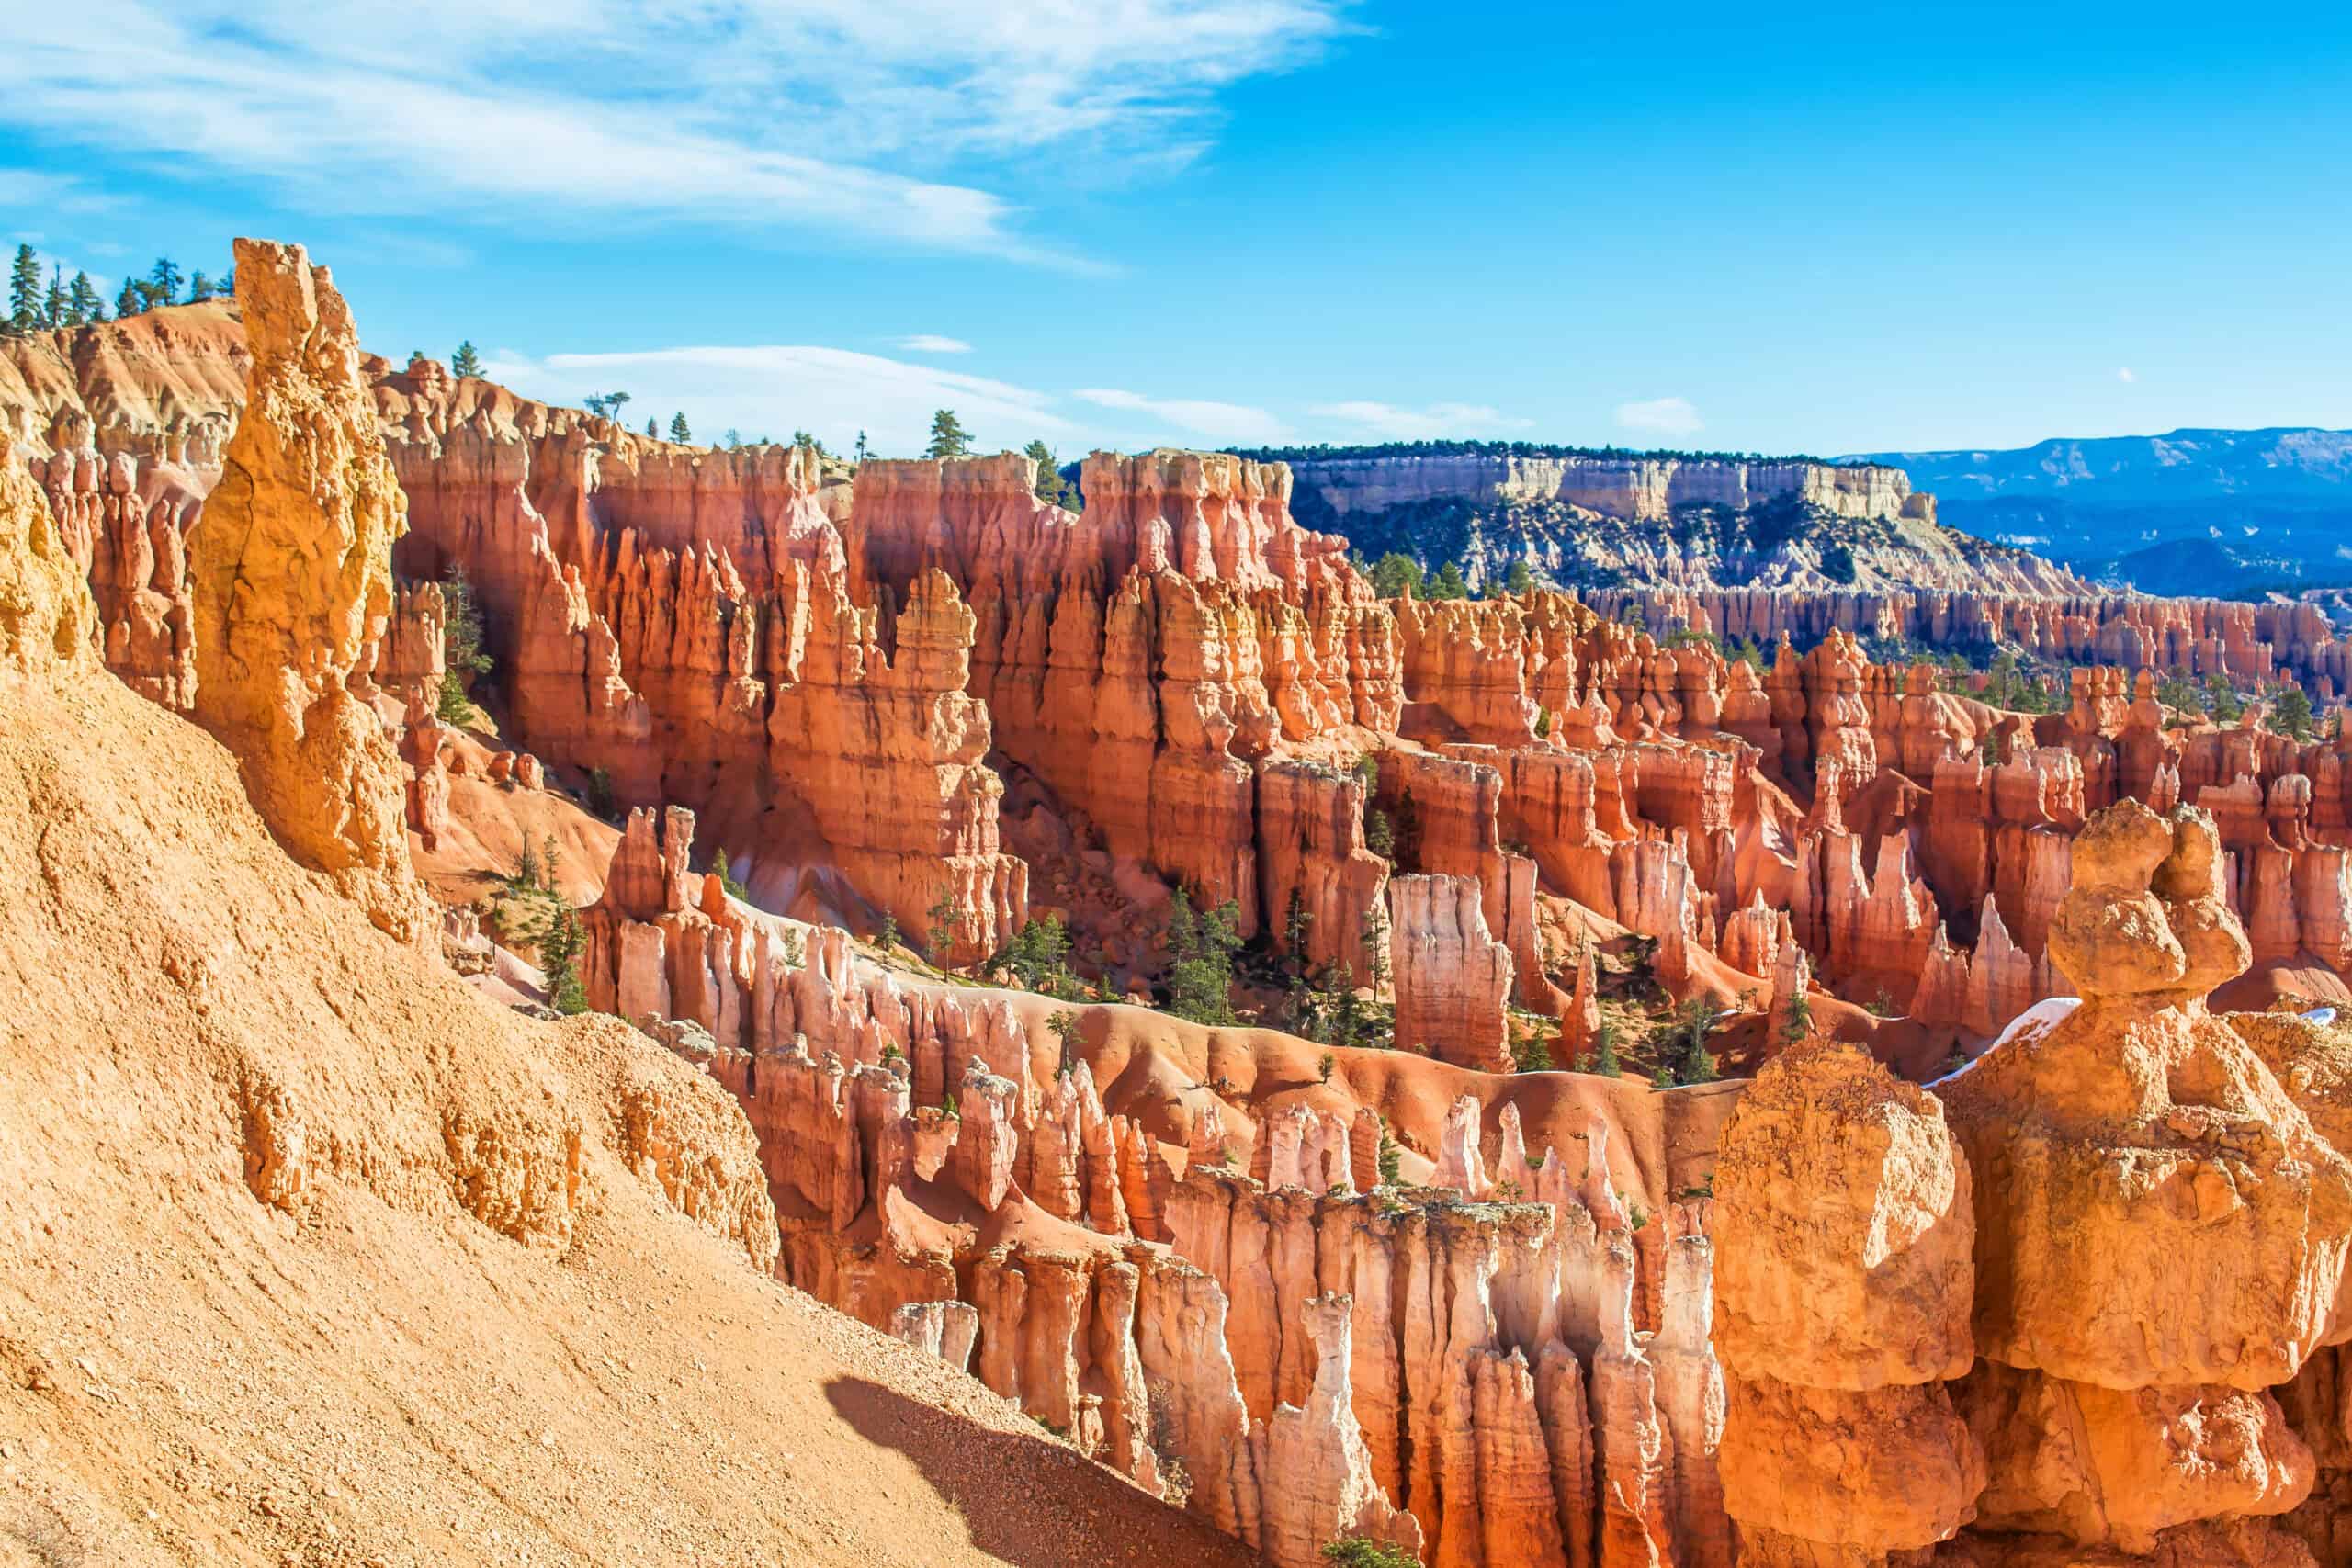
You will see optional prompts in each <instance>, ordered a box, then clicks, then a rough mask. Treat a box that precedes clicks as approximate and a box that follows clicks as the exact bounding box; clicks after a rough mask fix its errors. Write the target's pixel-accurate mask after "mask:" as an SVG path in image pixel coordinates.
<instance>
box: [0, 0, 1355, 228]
mask: <svg viewBox="0 0 2352 1568" xmlns="http://www.w3.org/2000/svg"><path fill="white" fill-rule="evenodd" d="M1343 3H1344V0H1123V3H1121V4H1118V5H1115V6H1100V5H1089V4H1084V3H1081V0H1045V4H1044V5H1043V6H1031V7H1026V8H1024V9H1023V12H1022V13H1020V14H1015V13H1014V12H1012V11H1011V10H1009V9H1007V8H1004V7H999V6H972V5H968V4H961V3H951V0H580V3H579V4H577V5H574V6H561V7H555V6H537V5H533V4H528V3H526V0H414V3H413V4H410V5H404V6H401V9H400V15H399V17H397V19H396V20H395V19H394V18H392V17H389V16H378V15H376V14H375V11H376V9H377V8H376V7H375V6H371V5H366V4H344V5H341V6H337V5H335V4H333V3H332V0H330V3H329V4H328V5H325V6H321V5H319V4H317V3H316V0H307V3H298V0H247V3H244V4H233V5H232V4H230V3H228V0H187V3H185V4H182V3H176V0H175V3H171V4H166V3H164V0H89V3H88V4H86V5H84V6H74V7H71V8H67V9H60V8H58V7H53V6H51V7H41V6H16V7H9V8H7V10H6V15H5V16H0V124H13V125H16V126H18V127H21V128H23V129H26V130H32V131H35V132H39V133H42V134H45V135H48V136H51V137H54V138H56V139H58V140H60V141H67V142H72V143H76V144H82V145H91V146H96V147H98V148H101V149H104V150H107V151H109V152H116V153H120V154H124V155H126V156H129V157H130V158H133V159H136V160H141V161H143V162H146V163H148V164H153V165H155V166H157V167H160V168H163V169H165V170H184V169H198V170H207V171H211V172H217V173H225V174H229V175H235V176H242V177H260V178H263V179H266V180H268V181H271V182H274V183H276V184H277V185H280V186H284V187H287V188H288V189H289V190H291V191H292V192H294V193H295V194H296V195H297V196H299V197H300V198H301V199H303V200H305V201H308V202H311V203H313V204H316V205H318V206H320V207H322V208H324V209H334V210H343V211H363V212H364V211H374V212H384V213H403V214H406V213H415V214H426V213H430V214H434V215H436V216H448V215H452V214H456V215H462V216H470V217H473V218H477V219H481V220H492V221H504V222H511V223H515V224H518V225H528V226H531V227H534V228H537V227H540V226H542V225H544V224H545V223H546V222H548V220H549V219H550V217H555V218H566V219H571V220H574V221H589V220H595V219H599V218H603V219H610V218H613V217H622V218H636V219H642V220H677V221H686V222H695V223H712V222H724V223H729V224H740V225H744V226H748V227H753V228H766V227H770V226H787V227H789V226H796V225H797V226H804V227H815V228H821V229H824V230H827V231H841V230H844V229H846V230H850V231H857V232H859V233H863V234H865V235H867V236H872V237H880V238H884V239H888V240H890V241H894V242H899V243H913V244H919V245H924V246H931V247H936V248H940V249H946V250H959V251H979V252H987V253H992V254H1002V255H1007V256H1011V257H1014V258H1017V259H1023V260H1029V261H1055V260H1061V261H1069V259H1070V258H1069V257H1068V256H1066V255H1063V254H1060V253H1057V252H1056V251H1053V250H1052V249H1050V248H1048V247H1046V246H1044V245H1041V244H1038V243H1034V242H1032V241H1031V240H1029V239H1028V238H1027V237H1026V236H1024V235H1023V232H1022V231H1021V226H1020V221H1019V218H1020V215H1019V212H1018V210H1017V208H1016V205H1015V203H1014V202H1013V201H1012V199H1010V198H1009V197H1006V196H1004V195H1002V194H1001V193H1000V191H999V190H998V189H996V188H992V187H995V186H1000V185H1001V184H1002V183H1003V182H1004V180H1005V179H1008V178H1010V177H1011V168H1010V165H1011V164H1012V163H1013V162H1014V161H1015V160H1016V159H1017V158H1018V157H1019V156H1021V155H1025V154H1030V153H1034V152H1037V151H1038V150H1041V149H1046V148H1052V149H1054V150H1055V151H1056V152H1057V155H1061V156H1064V157H1066V158H1067V159H1069V161H1070V162H1071V163H1072V164H1083V165H1084V166H1085V167H1087V168H1088V169H1091V170H1094V171H1097V172H1103V173H1107V174H1109V175H1115V174H1116V172H1117V171H1118V170H1119V169H1121V168H1123V167H1127V166H1136V165H1141V164H1150V163H1155V162H1164V161H1165V160H1167V159H1169V158H1170V157H1171V156H1172V157H1176V158H1179V159H1181V158H1182V157H1186V156H1189V155H1191V152H1193V151H1196V150H1197V148H1198V147H1199V146H1201V145H1203V144H1204V142H1205V141H1206V139H1208V138H1209V137H1210V136H1211V135H1212V134H1213V132H1214V129H1215V126H1216V108H1215V103H1216V94H1217V92H1218V90H1219V89H1221V88H1223V87H1225V86H1227V85H1231V84H1232V83H1234V82H1238V81H1239V80H1241V79H1242V78H1244V77H1247V76H1250V75H1255V74H1261V73H1266V72H1269V71H1279V70H1283V69H1288V68H1290V67H1292V66H1295V65H1296V64H1298V63H1301V62H1305V61H1306V60H1309V59H1311V58H1313V57H1314V55H1315V53H1316V52H1317V51H1318V50H1319V49H1320V48H1321V47H1322V46H1323V44H1324V43H1325V42H1326V41H1328V40H1329V39H1330V38H1331V37H1333V36H1335V35H1336V34H1337V33H1338V32H1339V31H1340V29H1341V28H1342V26H1343V23H1342V21H1341V18H1340V12H1339V9H1338V7H1339V6H1340V5H1341V4H1343ZM1041 9H1042V11H1043V12H1044V13H1046V14H1045V15H1042V16H1041V15H1037V14H1035V13H1036V12H1038V11H1039V10H1041ZM819 149H821V150H822V152H821V154H820V153H819V152H815V151H812V150H819ZM8 181H9V176H8V175H6V174H5V173H0V191H6V190H7V189H8V188H10V187H9V183H8ZM18 183H19V184H21V183H22V177H21V175H19V178H18Z"/></svg>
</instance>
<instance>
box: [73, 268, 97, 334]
mask: <svg viewBox="0 0 2352 1568" xmlns="http://www.w3.org/2000/svg"><path fill="white" fill-rule="evenodd" d="M65 310H66V315H67V317H68V318H69V319H70V320H71V321H73V323H74V325H75V326H77V327H78V326H84V325H86V324H87V323H89V322H92V321H105V320H106V319H107V302H106V301H105V300H104V299H100V298H99V297H98V291H97V289H96V288H93V287H92V286H91V283H90V275H89V274H88V273H86V272H77V273H75V274H74V282H73V285H72V286H71V287H70V288H67V289H66V291H65Z"/></svg>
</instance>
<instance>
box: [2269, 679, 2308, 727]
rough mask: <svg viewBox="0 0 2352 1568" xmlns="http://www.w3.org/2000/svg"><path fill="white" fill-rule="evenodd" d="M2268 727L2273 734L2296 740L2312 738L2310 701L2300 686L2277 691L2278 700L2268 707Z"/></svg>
mask: <svg viewBox="0 0 2352 1568" xmlns="http://www.w3.org/2000/svg"><path fill="white" fill-rule="evenodd" d="M2269 726H2270V728H2271V730H2272V731H2273V732H2274V733H2276V734H2279V735H2284V736H2288V737H2290V738H2291V739H2296V740H2309V739H2311V738H2312V700H2311V698H2310V697H2309V696H2308V695H2306V694H2304V691H2303V689H2302V688H2301V686H2286V687H2282V688H2281V689H2280V690H2279V693H2278V700H2277V701H2276V702H2274V703H2272V704H2271V705H2270V718H2269Z"/></svg>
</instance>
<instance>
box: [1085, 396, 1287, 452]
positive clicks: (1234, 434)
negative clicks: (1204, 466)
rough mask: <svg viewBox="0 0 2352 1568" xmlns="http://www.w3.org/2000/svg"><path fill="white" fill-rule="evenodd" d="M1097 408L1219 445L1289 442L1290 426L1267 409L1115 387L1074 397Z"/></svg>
mask: <svg viewBox="0 0 2352 1568" xmlns="http://www.w3.org/2000/svg"><path fill="white" fill-rule="evenodd" d="M1070 395H1071V396H1073V397H1075V398H1079V399H1080V400H1083V401H1086V402H1090V403H1092V404H1093V405H1094V406H1095V407H1097V408H1105V409H1116V410H1118V411H1120V412H1123V413H1136V414H1142V415H1144V416H1145V417H1146V418H1147V419H1148V420H1151V421H1153V422H1155V423H1159V424H1160V425H1163V426H1168V427H1170V428H1173V429H1176V430H1181V431H1182V432H1184V433H1185V434H1189V435H1197V436H1201V437H1204V439H1206V440H1208V441H1210V442H1213V443H1216V444H1218V445H1227V444H1231V445H1237V446H1238V445H1260V444H1272V443H1274V442H1279V441H1284V440H1287V439H1289V437H1290V434H1291V430H1290V426H1289V425H1287V424H1285V423H1283V421H1282V420H1281V419H1280V418H1278V417H1277V416H1276V415H1274V414H1273V413H1272V412H1268V411H1267V410H1265V409H1261V408H1252V407H1251V406H1250V405H1249V404H1247V403H1221V402H1212V401H1209V400H1205V399H1199V398H1151V397H1146V396H1145V395H1144V394H1142V393H1141V392H1130V391H1125V390H1122V389H1118V388H1115V387H1086V388H1081V389H1079V390H1078V391H1076V392H1073V393H1072V394H1070Z"/></svg>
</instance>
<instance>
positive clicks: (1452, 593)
mask: <svg viewBox="0 0 2352 1568" xmlns="http://www.w3.org/2000/svg"><path fill="white" fill-rule="evenodd" d="M1429 596H1430V598H1431V599H1432V600H1437V599H1467V598H1469V597H1470V585H1469V584H1468V583H1467V582H1464V581H1463V580H1462V569H1461V568H1460V567H1458V566H1456V565H1454V564H1453V562H1452V561H1448V562H1446V563H1445V564H1444V565H1443V566H1442V567H1440V568H1438V569H1437V576H1436V577H1434V578H1432V579H1431V580H1430V593H1429Z"/></svg>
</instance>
